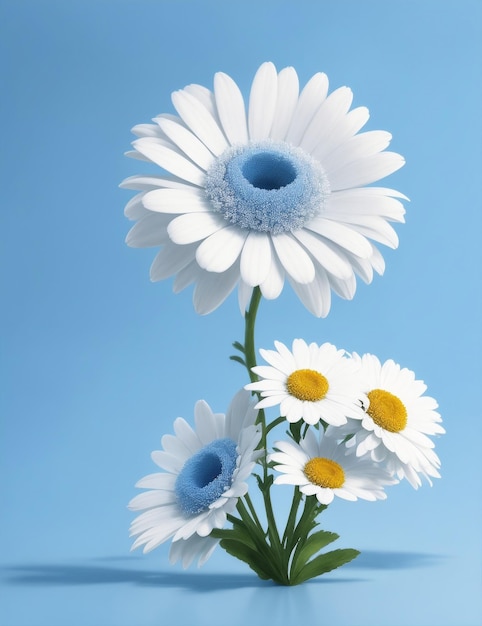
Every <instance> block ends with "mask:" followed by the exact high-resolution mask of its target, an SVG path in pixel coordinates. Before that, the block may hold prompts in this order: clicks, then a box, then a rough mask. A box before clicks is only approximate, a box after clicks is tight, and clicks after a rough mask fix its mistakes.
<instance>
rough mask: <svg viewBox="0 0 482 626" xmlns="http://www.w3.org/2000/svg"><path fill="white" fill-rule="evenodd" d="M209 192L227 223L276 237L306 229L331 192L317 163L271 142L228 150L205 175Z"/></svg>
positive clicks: (295, 151)
mask: <svg viewBox="0 0 482 626" xmlns="http://www.w3.org/2000/svg"><path fill="white" fill-rule="evenodd" d="M205 189H206V194H207V196H208V198H209V200H210V201H211V204H212V206H213V209H214V210H215V211H217V212H219V213H221V214H222V215H223V217H224V218H225V219H226V220H227V221H228V222H230V223H232V224H236V225H237V226H239V227H241V228H247V229H250V230H257V231H260V232H268V233H271V234H273V235H277V234H279V233H283V232H288V231H294V230H298V229H300V228H303V226H304V225H305V224H306V223H307V222H308V221H309V220H310V219H312V218H313V217H315V216H316V215H319V214H320V213H321V212H322V211H323V207H324V205H325V202H326V198H327V197H328V195H329V193H330V191H329V184H328V179H327V177H326V175H325V173H324V171H323V169H322V167H321V165H320V164H319V163H318V161H316V160H315V159H313V158H312V157H311V156H310V155H309V154H307V153H305V152H304V151H303V150H301V149H300V148H295V147H294V146H290V145H289V144H286V143H283V142H275V141H271V140H267V141H262V142H256V143H252V144H247V145H244V146H233V147H231V148H229V149H228V150H226V151H225V152H224V153H223V154H222V155H221V156H220V157H219V158H218V159H217V160H216V161H215V162H214V163H213V165H212V166H211V167H210V168H209V170H208V171H207V174H206V184H205Z"/></svg>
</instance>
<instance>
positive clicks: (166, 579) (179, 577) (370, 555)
mask: <svg viewBox="0 0 482 626" xmlns="http://www.w3.org/2000/svg"><path fill="white" fill-rule="evenodd" d="M441 558H443V557H441V556H437V555H433V554H423V553H415V552H383V551H367V552H363V553H362V554H361V555H360V556H359V557H358V558H357V559H355V560H354V561H352V562H351V563H349V564H347V565H345V566H344V567H343V571H346V569H347V568H351V569H354V568H359V569H375V570H380V569H381V570H384V569H407V568H418V567H427V566H433V565H435V564H436V563H437V562H439V561H440V559H441ZM93 560H94V561H99V562H109V561H112V562H119V561H123V560H127V559H124V557H102V558H98V559H93ZM128 560H129V562H131V563H132V559H128ZM136 560H137V559H136ZM4 572H5V573H6V578H5V582H6V583H7V584H10V585H32V586H42V585H45V586H62V585H72V586H73V585H99V584H119V583H131V584H134V585H142V586H144V587H178V588H184V589H189V590H191V591H200V592H204V591H219V590H222V589H225V590H228V589H241V588H260V587H276V585H275V584H274V583H272V582H271V581H263V580H260V579H259V578H257V577H256V576H255V574H254V573H250V572H248V573H246V574H234V573H226V574H213V573H207V572H206V573H203V572H199V573H190V572H176V571H169V572H157V571H151V570H145V569H134V568H129V567H120V566H115V567H108V566H105V565H89V564H85V565H82V564H72V565H69V564H49V563H46V564H24V565H12V566H10V567H6V568H4ZM361 580H362V579H360V578H338V577H337V578H330V577H329V575H328V576H327V577H325V576H323V577H320V578H317V579H315V580H312V581H309V583H308V584H320V583H321V584H324V583H350V582H360V581H361Z"/></svg>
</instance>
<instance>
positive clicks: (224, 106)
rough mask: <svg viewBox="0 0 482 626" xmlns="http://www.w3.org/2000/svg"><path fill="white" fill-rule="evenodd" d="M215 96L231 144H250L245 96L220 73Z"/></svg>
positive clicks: (229, 79) (217, 76) (230, 80)
mask: <svg viewBox="0 0 482 626" xmlns="http://www.w3.org/2000/svg"><path fill="white" fill-rule="evenodd" d="M214 95H215V98H216V107H217V110H218V114H219V118H220V120H221V124H222V125H223V130H224V134H225V135H226V137H227V138H228V140H229V141H230V143H231V144H236V143H240V144H245V143H247V142H248V127H247V124H246V111H245V108H244V100H243V95H242V94H241V91H240V89H239V87H238V86H237V84H236V83H235V82H234V80H233V79H232V78H231V77H230V76H228V75H227V74H224V73H223V72H218V73H217V74H215V76H214Z"/></svg>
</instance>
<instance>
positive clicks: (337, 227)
mask: <svg viewBox="0 0 482 626" xmlns="http://www.w3.org/2000/svg"><path fill="white" fill-rule="evenodd" d="M305 228H307V229H309V230H313V231H314V232H315V233H318V234H319V235H322V236H323V237H326V238H327V239H329V240H330V241H333V243H336V244H338V245H339V246H341V247H342V248H345V249H346V250H349V251H350V252H353V254H356V255H357V256H359V257H362V258H367V257H369V256H370V255H371V254H372V247H371V245H370V243H369V242H368V241H367V240H366V239H365V237H363V236H362V235H360V234H358V233H357V232H356V231H355V230H353V229H352V228H349V227H348V226H344V225H343V224H340V223H338V222H336V221H334V220H327V219H325V218H323V217H315V218H314V219H312V220H311V221H310V222H308V224H306V226H305Z"/></svg>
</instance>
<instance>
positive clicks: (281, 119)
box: [270, 67, 299, 140]
mask: <svg viewBox="0 0 482 626" xmlns="http://www.w3.org/2000/svg"><path fill="white" fill-rule="evenodd" d="M298 93H299V81H298V74H297V73H296V71H295V69H294V68H293V67H285V68H284V69H282V70H281V72H280V73H279V74H278V95H277V101H276V109H275V112H274V119H273V126H272V127H271V132H270V137H271V139H275V140H283V139H284V138H285V136H286V133H287V131H288V128H289V126H290V124H291V120H292V118H293V113H294V110H295V108H296V105H297V103H298Z"/></svg>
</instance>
